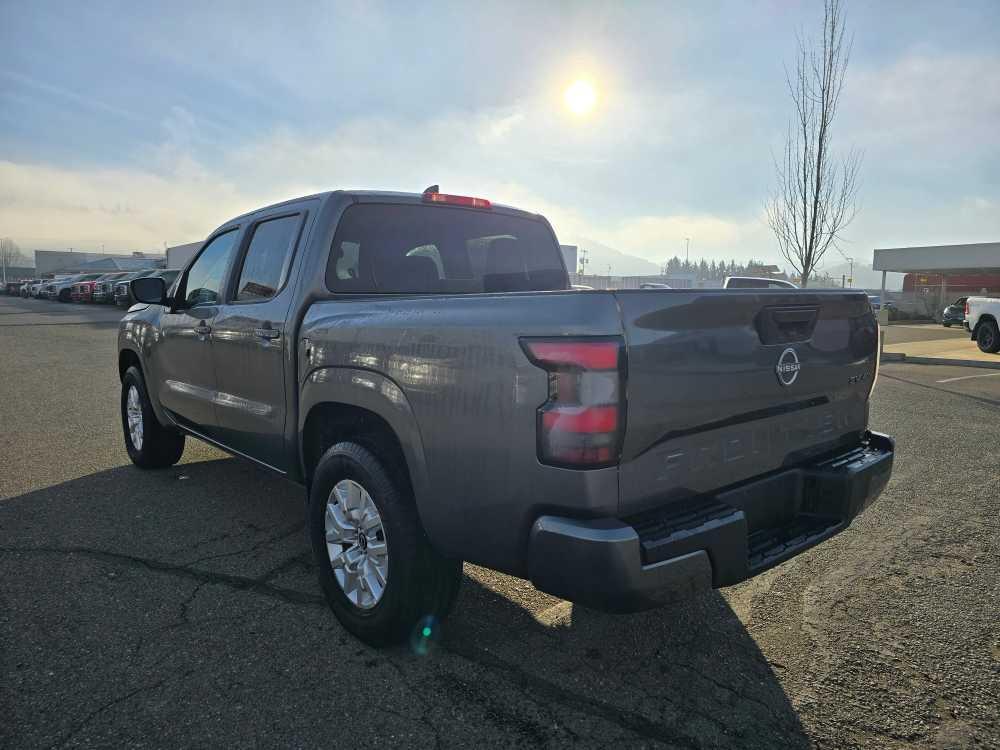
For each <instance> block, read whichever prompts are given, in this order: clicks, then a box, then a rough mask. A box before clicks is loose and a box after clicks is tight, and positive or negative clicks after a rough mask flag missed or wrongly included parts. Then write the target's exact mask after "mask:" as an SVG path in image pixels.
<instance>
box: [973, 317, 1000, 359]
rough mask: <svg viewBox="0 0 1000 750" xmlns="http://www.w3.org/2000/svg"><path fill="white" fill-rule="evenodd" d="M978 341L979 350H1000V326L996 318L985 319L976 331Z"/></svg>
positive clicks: (991, 352) (994, 351) (995, 351)
mask: <svg viewBox="0 0 1000 750" xmlns="http://www.w3.org/2000/svg"><path fill="white" fill-rule="evenodd" d="M976 343H977V344H978V345H979V351H981V352H986V353H987V354H996V353H997V352H1000V328H997V323H996V321H995V320H984V321H983V322H982V323H980V324H979V328H978V330H977V331H976Z"/></svg>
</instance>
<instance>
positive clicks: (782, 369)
mask: <svg viewBox="0 0 1000 750" xmlns="http://www.w3.org/2000/svg"><path fill="white" fill-rule="evenodd" d="M801 369H802V365H801V364H799V355H798V354H796V353H795V350H794V349H792V347H788V348H787V349H785V351H783V352H782V353H781V356H780V357H778V364H777V365H776V366H775V368H774V372H775V373H776V374H777V375H778V382H779V383H781V384H782V385H791V384H792V383H794V382H795V378H797V377H798V376H799V370H801Z"/></svg>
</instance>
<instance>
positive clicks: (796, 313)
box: [757, 307, 819, 344]
mask: <svg viewBox="0 0 1000 750" xmlns="http://www.w3.org/2000/svg"><path fill="white" fill-rule="evenodd" d="M818 315H819V308H818V307H765V308H764V309H763V310H761V311H760V313H759V314H758V315H757V333H758V334H759V335H760V341H761V343H762V344H788V343H792V342H794V341H807V340H808V339H809V338H811V337H812V333H813V329H814V328H815V327H816V318H817V317H818Z"/></svg>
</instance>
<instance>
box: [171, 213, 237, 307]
mask: <svg viewBox="0 0 1000 750" xmlns="http://www.w3.org/2000/svg"><path fill="white" fill-rule="evenodd" d="M238 235H239V232H238V231H237V230H235V229H230V230H229V231H228V232H225V233H223V234H220V235H219V236H218V237H216V238H215V239H213V240H212V241H211V242H209V243H208V245H206V246H205V248H204V249H203V250H202V251H201V254H200V255H199V256H198V259H197V260H195V262H194V264H193V265H192V266H191V268H190V269H189V270H188V273H187V280H186V282H185V284H184V302H185V304H186V305H187V307H194V306H195V305H214V304H217V303H218V302H220V301H221V297H220V296H219V295H220V292H221V290H222V280H223V278H224V277H225V273H226V269H227V268H228V267H229V260H230V258H231V257H232V255H233V251H234V250H235V249H236V237H237V236H238Z"/></svg>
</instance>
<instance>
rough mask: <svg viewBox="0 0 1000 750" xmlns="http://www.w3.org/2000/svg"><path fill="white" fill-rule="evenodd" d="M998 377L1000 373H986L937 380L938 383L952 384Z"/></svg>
mask: <svg viewBox="0 0 1000 750" xmlns="http://www.w3.org/2000/svg"><path fill="white" fill-rule="evenodd" d="M997 375H1000V372H987V373H986V374H984V375H963V376H962V377H960V378H945V379H944V380H939V381H937V382H939V383H954V382H955V381H956V380H970V379H972V378H992V377H995V376H997Z"/></svg>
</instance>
